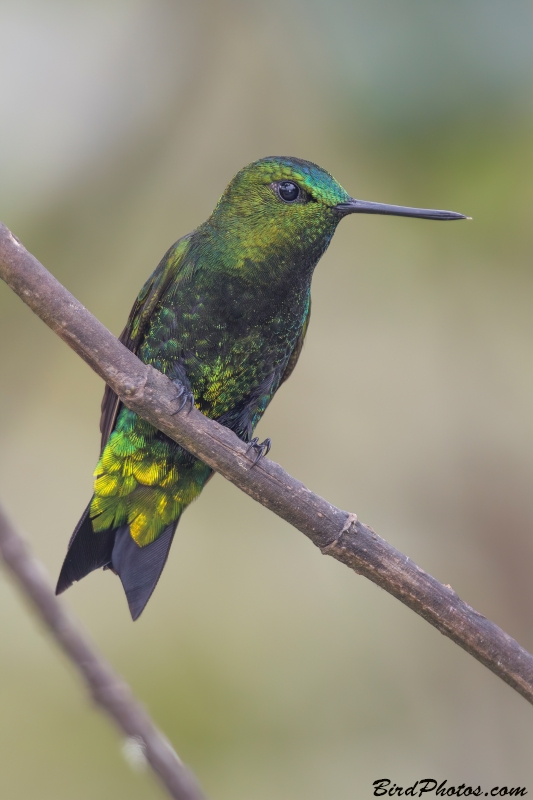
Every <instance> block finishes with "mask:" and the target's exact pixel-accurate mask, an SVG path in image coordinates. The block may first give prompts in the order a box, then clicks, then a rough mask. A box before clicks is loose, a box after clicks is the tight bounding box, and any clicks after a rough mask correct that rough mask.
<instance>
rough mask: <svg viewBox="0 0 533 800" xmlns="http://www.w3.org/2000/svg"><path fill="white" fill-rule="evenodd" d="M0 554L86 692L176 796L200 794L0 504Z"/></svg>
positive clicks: (187, 798)
mask: <svg viewBox="0 0 533 800" xmlns="http://www.w3.org/2000/svg"><path fill="white" fill-rule="evenodd" d="M0 556H1V557H2V559H3V560H4V562H5V564H6V565H7V566H8V568H9V570H10V572H11V574H12V575H13V576H14V577H15V579H16V581H17V583H18V585H19V587H20V588H21V589H22V592H23V593H24V595H25V596H26V597H27V598H29V599H30V601H31V603H32V605H33V607H34V609H35V610H36V612H37V614H38V616H39V617H40V618H41V620H42V621H43V622H44V624H45V625H46V627H47V628H48V629H49V630H50V631H51V633H52V635H53V636H54V638H55V639H56V641H57V642H58V644H59V646H60V647H61V648H62V649H63V651H64V652H65V653H66V654H67V656H68V657H69V659H70V660H71V661H72V662H73V664H74V665H75V666H76V668H77V670H78V671H79V672H80V673H81V676H82V678H83V679H84V680H85V683H86V684H87V687H88V689H89V692H90V693H91V695H92V698H93V700H94V702H95V703H97V704H98V705H99V706H100V707H101V708H102V709H103V710H104V711H106V712H107V714H108V715H109V716H110V717H111V718H112V719H113V721H114V722H115V724H116V725H117V727H118V728H119V729H120V730H121V731H122V732H123V733H124V734H125V735H126V736H127V737H130V738H132V739H134V740H135V741H136V742H138V744H139V746H140V747H141V748H142V752H143V754H144V756H145V757H146V760H147V761H148V763H149V764H150V766H151V767H152V769H153V770H154V772H155V773H156V775H157V776H158V777H159V779H160V780H161V782H162V783H163V785H164V786H165V787H166V789H167V791H168V793H169V795H170V796H171V797H173V798H175V800H203V797H204V795H203V794H202V792H201V790H200V788H199V786H198V784H197V782H196V779H195V778H194V776H193V775H192V774H191V773H190V772H189V770H188V769H187V768H186V767H185V766H184V765H183V764H182V762H181V761H180V759H179V758H178V756H177V755H176V753H175V752H174V750H173V749H172V747H171V745H170V743H169V742H168V741H167V739H166V738H165V737H164V736H163V734H162V733H161V732H160V731H159V730H158V729H157V728H156V726H155V725H154V723H153V722H152V720H151V719H150V717H149V715H148V713H147V712H146V711H145V709H144V708H143V707H142V706H141V705H140V703H138V702H137V700H136V699H135V698H134V696H133V694H132V693H131V690H130V688H129V686H128V685H127V684H126V683H125V682H124V680H122V678H120V677H119V676H118V675H117V674H116V672H115V671H114V670H113V668H112V667H111V666H110V665H109V664H108V663H107V661H105V659H103V658H102V656H101V655H99V653H98V651H97V650H96V648H95V646H94V644H93V643H92V642H91V641H90V640H89V638H88V636H87V635H86V634H85V633H83V632H82V630H81V626H80V624H79V622H77V620H75V619H74V618H73V617H72V616H71V615H70V614H69V613H67V611H66V610H65V607H64V604H63V603H61V602H60V601H59V600H58V599H57V597H56V596H55V594H54V591H53V589H52V587H51V585H50V582H49V580H48V576H47V574H46V571H45V569H44V567H43V565H42V564H41V563H40V561H37V559H36V558H35V557H34V556H32V555H31V553H30V551H29V549H28V547H27V545H26V544H25V542H24V541H23V539H22V538H21V537H20V536H19V535H18V533H17V532H16V531H15V529H14V528H13V526H12V525H11V523H10V522H9V520H8V518H7V517H6V515H5V513H4V511H3V510H2V508H1V507H0Z"/></svg>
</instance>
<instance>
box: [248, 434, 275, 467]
mask: <svg viewBox="0 0 533 800" xmlns="http://www.w3.org/2000/svg"><path fill="white" fill-rule="evenodd" d="M271 447H272V442H271V441H270V439H265V441H264V442H261V443H259V437H258V436H256V437H255V438H254V439H252V441H251V442H250V444H249V445H248V449H247V450H246V455H248V453H249V452H250V450H253V451H254V452H255V458H254V459H253V462H252V467H255V465H256V464H257V463H258V461H261V459H262V458H264V457H265V456H266V455H268V453H269V452H270V448H271Z"/></svg>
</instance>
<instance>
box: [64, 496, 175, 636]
mask: <svg viewBox="0 0 533 800" xmlns="http://www.w3.org/2000/svg"><path fill="white" fill-rule="evenodd" d="M89 508H90V504H89V505H88V506H87V508H86V509H85V512H84V514H83V516H82V518H81V519H80V521H79V522H78V524H77V526H76V529H75V530H74V533H73V534H72V537H71V539H70V542H69V546H68V550H67V555H66V556H65V560H64V562H63V566H62V568H61V572H60V575H59V579H58V581H57V587H56V594H61V592H64V591H65V589H68V587H69V586H72V584H73V583H74V582H75V581H80V580H81V579H82V578H84V577H85V576H86V575H88V574H89V572H92V571H93V570H95V569H100V568H101V567H103V568H104V569H111V570H112V571H113V572H115V573H116V574H117V575H118V576H119V578H120V580H121V581H122V586H123V587H124V591H125V592H126V598H127V600H128V605H129V608H130V613H131V616H132V618H133V619H134V620H135V619H137V618H138V617H139V616H140V615H141V613H142V611H143V609H144V607H145V605H146V604H147V602H148V600H149V599H150V597H151V595H152V592H153V591H154V589H155V587H156V584H157V582H158V580H159V578H160V576H161V573H162V571H163V567H164V566H165V563H166V560H167V557H168V552H169V550H170V545H171V544H172V539H173V538H174V532H175V530H176V526H177V524H178V521H179V519H177V520H175V521H174V522H171V523H170V525H168V526H167V527H166V528H165V529H164V531H163V532H162V533H161V534H160V535H159V536H158V537H157V539H155V541H153V542H151V543H150V544H148V545H146V546H145V547H139V545H138V544H136V542H134V540H133V539H132V537H131V536H130V531H129V526H128V525H122V526H121V527H120V528H115V529H112V530H108V531H99V532H98V533H95V532H94V530H93V526H92V522H91V518H90V516H89Z"/></svg>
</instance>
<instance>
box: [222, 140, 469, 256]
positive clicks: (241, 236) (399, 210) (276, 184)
mask: <svg viewBox="0 0 533 800" xmlns="http://www.w3.org/2000/svg"><path fill="white" fill-rule="evenodd" d="M354 213H360V214H391V215H396V216H409V217H422V218H425V219H447V220H450V219H464V218H465V217H464V216H463V215H462V214H456V213H455V212H453V211H436V210H432V209H420V208H407V207H405V206H392V205H386V204H384V203H372V202H368V201H364V200H355V199H354V198H352V197H350V195H349V194H348V193H347V192H346V190H345V189H343V188H342V186H341V185H340V184H339V183H338V182H337V181H336V180H335V178H333V177H332V175H330V174H329V172H326V170H324V169H322V168H321V167H319V166H317V165H316V164H313V163H312V162H310V161H304V160H303V159H300V158H289V157H284V156H270V157H268V158H262V159H260V160H259V161H254V162H253V163H252V164H249V165H248V166H247V167H244V169H242V170H241V171H240V172H238V173H237V174H236V175H235V177H234V178H233V180H232V181H231V182H230V183H229V185H228V186H227V188H226V190H225V192H224V194H223V195H222V197H221V198H220V200H219V202H218V204H217V206H216V208H215V210H214V211H213V214H212V215H211V217H210V219H209V224H210V226H211V227H212V228H214V229H215V230H216V231H217V232H218V233H219V234H220V235H221V236H222V238H224V239H226V240H228V239H231V241H232V242H233V243H234V244H235V245H237V243H238V246H239V247H240V248H241V249H242V250H243V257H244V258H246V259H247V260H248V259H251V260H257V259H258V258H259V259H260V258H261V254H263V257H264V255H265V253H266V252H267V251H270V252H275V253H276V254H277V255H278V257H282V253H284V252H285V253H286V254H287V256H288V257H289V258H290V257H292V258H294V257H297V256H298V255H303V256H308V258H309V260H310V261H314V262H315V263H316V261H317V260H318V258H320V256H321V255H322V253H323V252H324V250H325V249H326V247H327V246H328V244H329V242H330V240H331V237H332V236H333V234H334V232H335V229H336V227H337V225H338V223H339V221H340V220H341V219H342V218H343V217H345V216H347V215H348V214H354ZM245 253H246V254H245Z"/></svg>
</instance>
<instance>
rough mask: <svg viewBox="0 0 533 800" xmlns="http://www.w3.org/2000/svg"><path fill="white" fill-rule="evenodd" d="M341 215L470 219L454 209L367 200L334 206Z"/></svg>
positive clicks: (350, 201)
mask: <svg viewBox="0 0 533 800" xmlns="http://www.w3.org/2000/svg"><path fill="white" fill-rule="evenodd" d="M334 209H335V210H336V211H339V212H340V213H341V214H342V215H343V216H345V215H346V214H390V215H391V216H394V217H420V218H421V219H472V217H465V215H464V214H458V213H457V212H456V211H437V210H435V209H434V208H409V206H390V205H388V204H387V203H372V202H370V201H369V200H354V199H353V197H351V198H350V199H349V200H347V201H346V202H345V203H339V204H338V205H336V206H334Z"/></svg>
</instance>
